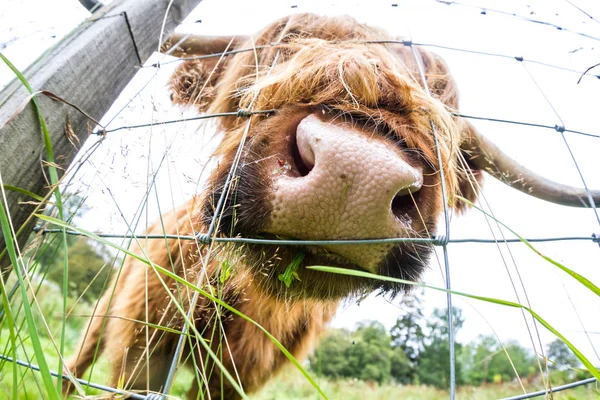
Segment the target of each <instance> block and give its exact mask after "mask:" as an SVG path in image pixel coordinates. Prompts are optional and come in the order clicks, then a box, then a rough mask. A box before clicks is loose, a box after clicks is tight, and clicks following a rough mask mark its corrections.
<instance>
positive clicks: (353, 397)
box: [250, 368, 600, 400]
mask: <svg viewBox="0 0 600 400" xmlns="http://www.w3.org/2000/svg"><path fill="white" fill-rule="evenodd" d="M315 378H317V377H315ZM317 382H318V383H319V385H320V386H321V389H323V391H324V392H325V394H326V395H327V396H328V397H329V399H332V400H335V399H340V400H363V399H369V400H389V399H402V400H420V399H423V400H448V398H449V393H448V391H446V390H440V389H436V388H433V387H429V386H424V385H396V384H392V383H390V384H384V385H378V384H377V383H374V382H364V381H359V380H331V379H326V378H317ZM526 388H527V390H529V391H537V390H540V389H541V386H533V385H530V386H529V387H527V386H526ZM522 393H523V392H522V391H521V388H520V385H519V384H518V383H504V384H488V385H485V386H480V387H473V386H462V387H459V388H458V391H457V396H456V397H457V399H458V400H497V399H500V398H503V397H508V396H514V395H518V394H522ZM250 398H251V399H253V400H254V399H256V400H309V399H310V400H316V399H318V398H319V397H318V396H317V394H316V392H315V390H314V389H313V388H312V386H310V384H308V383H307V382H306V379H303V377H302V375H301V374H300V373H299V372H297V371H296V370H294V369H293V368H287V369H285V370H284V371H282V373H280V374H278V375H277V376H276V377H275V378H274V379H273V380H272V381H271V382H270V383H269V384H267V386H266V387H265V388H263V389H262V390H261V391H260V392H258V393H255V394H251V395H250ZM599 398H600V391H599V390H598V389H597V388H596V386H595V385H588V386H586V387H579V388H575V389H571V390H567V391H564V392H559V393H555V394H554V400H597V399H599Z"/></svg>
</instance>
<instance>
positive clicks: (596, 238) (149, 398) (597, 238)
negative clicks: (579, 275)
mask: <svg viewBox="0 0 600 400" xmlns="http://www.w3.org/2000/svg"><path fill="white" fill-rule="evenodd" d="M437 1H438V2H440V3H445V4H456V5H461V6H469V7H476V6H471V5H466V4H461V3H459V2H454V1H441V0H437ZM477 8H480V7H477ZM482 10H485V11H491V12H497V13H501V14H507V15H511V16H515V17H518V18H521V19H525V20H527V21H529V22H534V23H538V24H545V25H550V26H554V27H557V28H560V29H561V30H565V31H569V30H568V29H565V28H561V27H559V26H558V25H554V24H551V23H547V22H544V21H538V20H534V19H531V18H526V17H519V16H516V15H512V14H508V13H506V12H503V11H499V10H491V9H483V8H482ZM581 11H582V12H584V11H583V10H581ZM586 14H587V13H586ZM590 18H592V17H591V16H590ZM592 19H593V18H592ZM290 20H291V18H290ZM288 23H289V21H288ZM284 32H285V29H284V30H283V32H282V37H283V33H284ZM570 32H573V31H570ZM573 33H575V34H578V35H582V36H586V37H588V38H591V39H594V40H600V39H598V38H595V37H593V36H589V35H586V34H583V33H579V32H573ZM364 43H365V44H386V43H389V44H401V45H404V46H407V47H409V48H410V49H411V51H412V53H413V56H414V58H415V61H416V63H417V67H418V70H419V73H420V77H421V79H422V81H423V85H424V89H425V91H426V92H427V94H430V93H429V88H428V87H427V82H426V78H425V73H424V71H423V67H422V65H421V61H420V59H419V57H418V56H417V53H416V52H415V47H414V46H421V47H434V48H440V49H446V50H452V51H458V52H465V53H470V54H479V55H484V56H493V57H500V58H505V59H514V60H516V61H518V62H521V63H526V62H528V63H532V64H538V65H542V66H546V67H549V68H554V69H559V70H564V71H567V72H572V73H577V74H582V73H583V75H585V73H584V72H580V71H576V70H573V69H569V68H565V67H561V66H558V65H553V64H549V63H545V62H541V61H535V60H528V59H524V58H523V57H513V56H508V55H505V54H496V53H488V52H482V51H476V50H469V49H460V48H454V47H449V46H442V45H436V44H427V43H416V42H412V41H410V40H403V41H392V40H390V41H387V40H382V41H364ZM279 45H280V42H277V43H272V44H267V45H263V46H256V47H253V48H247V49H235V50H232V51H226V52H221V53H214V54H208V55H203V56H195V57H187V58H181V59H178V60H173V61H166V62H160V63H156V64H152V65H150V66H143V67H145V68H148V67H160V65H162V64H168V63H172V62H180V60H194V59H203V58H211V57H221V56H224V55H233V54H238V53H241V52H246V51H255V50H256V49H261V48H268V47H276V46H279ZM278 57H279V49H278V51H277V53H276V55H275V58H274V61H273V64H272V65H271V68H272V67H273V65H275V63H276V62H277V60H278ZM523 65H524V64H523ZM530 75H531V74H530ZM583 75H582V76H583ZM588 75H590V76H594V77H596V78H598V79H600V75H591V74H588ZM531 78H532V79H533V76H531ZM534 82H535V79H534ZM536 85H537V83H536ZM540 91H541V89H540ZM542 94H543V92H542ZM257 95H258V93H257V94H256V96H257ZM544 97H545V95H544ZM255 99H256V97H255ZM546 100H548V99H547V98H546ZM253 103H254V100H253V101H252V102H251V105H250V106H249V109H240V110H238V111H237V112H228V113H215V114H206V115H201V116H197V117H190V118H182V119H176V120H167V121H159V122H151V123H147V124H138V125H129V126H121V127H117V128H114V129H109V130H105V131H104V132H101V134H105V133H112V132H118V131H120V130H125V129H138V128H145V127H150V126H155V125H166V124H174V123H183V122H188V121H194V120H203V119H209V118H218V117H239V118H241V117H248V118H249V117H251V116H252V115H260V114H263V115H265V114H272V113H276V112H277V110H252V104H253ZM548 103H549V104H550V102H549V101H548ZM550 105H551V104H550ZM551 106H552V105H551ZM552 108H553V107H552ZM553 109H554V108H553ZM453 115H454V116H455V117H460V118H465V119H474V120H484V121H490V122H498V123H507V124H516V125H523V126H528V127H537V128H545V129H553V130H555V131H556V132H558V133H560V134H561V135H562V136H563V139H564V138H565V137H564V132H570V133H574V134H579V135H584V136H587V137H594V138H600V135H599V134H594V133H588V132H583V131H576V130H570V129H566V128H565V127H564V125H562V126H561V125H554V126H552V125H543V124H537V123H530V122H522V121H512V120H505V119H497V118H488V117H479V116H471V115H465V114H461V113H457V112H456V113H453ZM556 115H557V116H558V113H556ZM558 118H559V120H560V116H558ZM430 124H431V134H432V135H433V137H434V140H435V147H436V153H437V158H438V163H439V173H440V181H441V186H442V197H443V204H444V222H445V225H444V235H438V236H435V237H430V238H415V237H412V238H411V237H407V238H381V239H360V240H280V239H277V240H271V239H260V238H244V237H235V238H227V237H216V231H217V229H218V223H219V219H220V217H221V214H222V212H223V209H224V202H225V198H226V197H227V195H228V189H229V186H230V184H231V179H232V177H233V176H234V174H235V168H237V165H238V163H239V157H238V154H240V155H241V151H242V149H243V145H244V140H242V141H241V143H240V146H239V148H238V153H237V154H236V161H235V162H234V163H233V166H232V168H231V169H230V171H229V174H228V176H227V181H226V183H225V186H224V188H223V191H222V194H221V198H220V199H219V202H218V205H217V208H216V211H215V213H214V215H213V217H212V220H211V223H210V226H209V229H208V231H207V232H205V233H197V234H195V235H166V234H165V235H145V234H140V235H136V234H111V233H95V234H96V235H97V236H99V237H104V238H130V239H134V238H140V239H163V240H164V239H177V240H194V241H197V242H198V243H199V244H202V245H212V244H213V243H215V242H216V243H247V244H270V245H336V244H346V245H347V244H377V243H425V244H431V245H433V246H440V247H442V248H443V255H444V266H445V280H446V282H445V284H446V289H448V290H450V289H451V284H450V265H449V260H448V253H447V246H448V244H461V243H480V244H498V243H520V242H523V241H527V242H532V243H534V242H561V241H592V242H593V243H598V244H600V235H597V234H592V235H591V236H565V237H547V238H529V239H516V238H511V239H504V240H496V239H482V238H459V239H454V238H450V230H449V225H450V224H449V211H448V202H447V192H446V186H445V180H444V175H443V171H444V170H443V165H442V158H441V155H440V148H439V142H438V137H437V131H436V127H435V125H434V123H433V121H430ZM249 126H250V119H248V123H247V126H246V133H245V135H244V137H245V136H246V134H247V132H248V129H249ZM94 133H97V132H94ZM564 140H565V144H566V145H567V148H569V146H568V143H567V142H566V139H564ZM569 151H570V148H569ZM571 156H572V158H573V161H574V162H575V164H576V165H577V161H576V159H575V157H574V155H573V154H572V153H571ZM577 168H578V167H577ZM578 169H579V168H578ZM582 180H583V177H582ZM584 186H585V181H584ZM585 189H586V191H587V193H588V195H589V193H590V192H589V190H588V189H587V186H585ZM591 206H592V208H593V209H594V211H596V210H595V206H594V204H593V202H592V204H591ZM596 216H597V217H598V215H597V214H596ZM598 222H599V223H600V218H599V219H598ZM33 230H34V231H35V232H39V233H41V234H54V233H64V232H65V230H64V229H50V228H45V227H44V226H36V227H34V229H33ZM66 234H68V235H73V236H85V234H84V233H81V232H79V231H76V230H66ZM207 254H210V250H209V251H208V252H207ZM198 295H199V294H198V292H195V293H194V298H193V300H192V302H191V305H190V309H189V310H188V316H190V315H191V313H192V312H193V310H194V304H195V303H196V301H197V298H198ZM447 304H448V332H449V344H450V360H449V361H450V371H451V372H450V374H451V379H450V388H449V390H450V398H451V399H454V397H455V390H456V378H455V359H454V357H455V355H454V329H453V320H452V297H451V294H450V293H447ZM187 329H188V324H187V320H186V323H185V324H184V327H183V330H182V333H181V335H180V338H179V343H178V345H177V349H176V351H175V355H174V356H173V359H172V364H171V368H170V371H169V374H168V377H167V380H166V382H165V387H164V391H163V394H155V393H153V394H148V395H140V394H137V393H133V392H129V391H125V390H120V389H117V388H112V387H109V386H105V385H100V384H96V383H93V382H89V381H85V380H82V379H77V381H78V382H79V383H80V384H82V385H85V386H89V387H93V388H96V389H99V390H103V391H106V392H111V393H115V394H120V395H127V396H130V397H131V398H134V399H140V400H142V399H143V400H153V399H159V398H160V399H163V398H165V397H166V395H168V393H169V390H170V387H171V384H172V382H173V376H174V373H175V370H176V368H177V366H178V364H179V361H180V354H181V351H182V349H183V342H184V340H185V337H186V333H187ZM0 359H3V360H6V361H8V362H13V363H16V364H17V365H20V366H23V367H26V368H29V369H31V370H35V371H39V367H37V366H36V365H34V364H31V363H28V362H23V361H20V360H14V359H12V358H11V357H8V356H5V355H1V354H0ZM51 374H52V375H53V376H55V377H60V378H61V379H63V380H70V378H69V377H68V376H67V375H65V374H59V373H57V372H54V371H51ZM594 382H597V380H596V378H590V379H585V380H580V381H577V382H572V383H569V384H566V385H562V386H558V387H555V388H552V390H551V392H558V391H563V390H567V389H570V388H573V387H577V386H581V385H587V384H590V383H594ZM548 392H549V391H548V390H543V391H538V392H532V393H528V394H523V395H519V396H513V397H508V398H506V399H504V400H520V399H528V398H533V397H538V396H543V395H545V394H547V393H548Z"/></svg>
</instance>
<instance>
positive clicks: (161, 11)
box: [0, 0, 201, 271]
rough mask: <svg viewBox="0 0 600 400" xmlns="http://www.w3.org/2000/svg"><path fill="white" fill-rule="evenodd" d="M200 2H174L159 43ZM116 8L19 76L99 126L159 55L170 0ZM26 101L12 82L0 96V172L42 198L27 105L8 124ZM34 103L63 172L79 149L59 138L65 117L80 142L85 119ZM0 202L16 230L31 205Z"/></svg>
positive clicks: (0, 246)
mask: <svg viewBox="0 0 600 400" xmlns="http://www.w3.org/2000/svg"><path fill="white" fill-rule="evenodd" d="M200 1H201V0H174V1H173V4H172V6H171V8H170V10H169V12H168V14H167V19H166V24H165V29H164V35H163V40H166V38H167V37H168V35H169V33H170V32H172V31H173V29H174V28H175V27H176V26H177V25H178V24H179V23H180V22H181V21H182V20H183V18H184V17H185V16H187V15H188V13H189V12H190V11H191V10H192V9H193V8H194V7H195V6H196V5H197V4H198V3H199V2H200ZM116 3H117V4H114V5H110V6H106V7H104V8H102V9H101V10H99V11H97V12H96V13H94V15H93V16H92V17H91V18H90V19H89V20H87V21H85V22H84V23H83V24H82V25H81V26H80V27H79V28H78V29H76V30H75V31H74V32H72V33H71V34H70V35H69V36H67V37H66V38H64V39H63V40H62V41H61V42H60V43H59V44H58V45H57V46H56V47H55V48H53V49H52V50H51V51H49V52H48V53H47V54H44V55H43V56H42V57H40V58H39V59H38V60H37V61H36V62H35V63H34V64H33V65H32V66H30V67H29V68H28V69H27V70H26V71H25V72H24V75H25V77H26V78H27V79H28V81H29V83H30V85H31V86H32V88H33V90H34V91H39V90H47V91H50V92H52V93H54V94H56V95H58V96H60V97H62V98H64V99H65V100H67V101H69V102H71V103H73V104H76V105H77V106H79V107H80V108H81V109H82V110H85V111H86V112H87V113H88V114H89V115H90V116H91V117H93V118H95V119H96V120H100V118H101V117H102V116H103V115H104V113H106V111H107V110H108V109H109V107H110V106H111V105H112V103H113V102H114V100H115V99H116V98H117V97H118V96H119V94H120V93H121V91H122V90H123V89H124V88H125V86H126V85H127V83H128V82H129V81H130V80H131V78H132V77H133V75H134V74H135V73H136V71H137V68H138V67H139V64H140V59H141V61H142V62H143V61H144V60H146V59H147V58H148V57H149V56H150V55H151V54H152V52H153V51H155V50H157V49H158V47H159V37H160V30H161V26H162V23H163V18H164V16H165V13H166V12H167V6H168V4H169V0H124V1H121V2H116ZM124 13H126V14H127V20H128V21H129V24H128V23H127V21H126V18H125V15H124ZM129 26H130V27H131V32H130V30H129ZM134 40H135V44H136V46H134ZM136 47H137V51H136ZM138 55H139V58H138ZM27 96H28V93H27V91H26V90H25V88H24V87H23V86H22V85H21V84H20V83H19V82H17V81H13V82H12V83H11V84H9V85H8V86H7V87H6V88H5V89H4V90H2V92H1V93H0V101H1V103H0V126H1V127H2V128H1V129H0V174H2V179H3V181H4V184H7V185H13V186H16V187H20V188H22V189H25V190H28V191H30V192H33V193H36V194H38V195H41V196H45V195H46V194H47V193H48V190H49V188H48V182H47V181H46V176H48V174H47V171H45V170H44V167H43V165H42V164H43V163H42V161H43V160H44V158H45V157H44V155H45V149H44V143H43V140H42V133H41V129H40V126H39V121H38V117H37V114H36V112H35V109H34V107H33V105H32V104H28V105H27V107H26V108H25V109H24V110H23V111H22V112H21V113H19V114H18V116H17V117H15V118H14V119H12V120H10V118H11V117H12V116H13V115H14V114H15V112H16V111H17V110H18V109H19V108H20V107H21V105H22V104H23V103H24V102H25V101H26V98H27ZM38 100H39V103H40V107H41V110H42V114H43V116H44V119H45V121H46V123H47V125H48V128H49V130H50V135H51V139H52V144H53V147H54V154H55V158H56V160H57V163H58V164H59V165H60V166H61V168H64V170H66V168H67V167H68V166H69V164H70V163H71V161H72V160H73V158H74V156H75V154H76V153H77V151H78V148H77V146H74V145H73V144H72V143H71V142H70V141H69V140H68V138H67V136H66V135H65V126H66V121H67V118H68V119H69V121H70V124H71V128H72V129H73V132H74V133H75V134H76V135H77V137H78V138H79V139H80V141H81V143H83V141H84V140H85V139H86V138H87V136H88V129H89V124H90V121H89V120H88V119H87V118H86V117H85V116H83V115H82V114H81V113H79V112H77V111H76V110H75V109H73V108H71V107H69V106H67V105H65V104H63V103H61V102H59V101H56V100H51V99H49V98H48V97H45V96H38ZM9 120H10V122H8V123H6V122H7V121H9ZM7 199H8V209H9V212H10V216H11V218H12V221H13V224H14V226H15V229H19V227H21V226H22V225H23V224H24V222H25V221H26V219H27V218H28V217H29V215H30V214H31V212H32V210H33V209H34V206H32V205H27V204H22V203H23V202H26V201H30V200H31V199H29V198H27V197H26V196H25V195H23V194H19V193H15V192H11V191H7ZM29 225H31V223H30V224H29ZM26 228H29V227H26ZM24 232H26V233H25V234H23V235H21V237H20V238H19V241H18V242H19V245H20V246H23V244H24V242H25V240H26V238H27V236H29V234H28V232H29V230H28V229H26V230H25V231H24ZM4 248H5V242H4V238H3V237H2V234H1V233H0V251H2V250H4ZM7 265H9V260H8V256H5V257H2V259H1V260H0V267H1V268H2V271H5V269H6V266H7Z"/></svg>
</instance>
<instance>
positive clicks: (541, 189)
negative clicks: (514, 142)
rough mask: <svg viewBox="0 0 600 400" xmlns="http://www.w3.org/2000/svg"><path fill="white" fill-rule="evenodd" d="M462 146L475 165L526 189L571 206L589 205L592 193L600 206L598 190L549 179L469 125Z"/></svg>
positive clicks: (505, 181) (522, 190)
mask: <svg viewBox="0 0 600 400" xmlns="http://www.w3.org/2000/svg"><path fill="white" fill-rule="evenodd" d="M461 147H462V150H463V151H464V152H465V153H466V154H467V155H468V157H469V161H470V162H471V163H472V164H473V165H475V166H477V167H479V168H481V169H482V170H484V171H486V172H487V173H489V174H490V175H491V176H493V177H494V178H496V179H498V180H500V181H501V182H503V183H505V184H507V185H508V186H511V187H513V188H515V189H518V190H520V191H521V192H523V193H526V194H528V195H531V196H534V197H537V198H539V199H542V200H546V201H550V202H552V203H557V204H561V205H564V206H570V207H590V196H591V198H592V199H593V201H594V204H595V205H596V206H597V207H600V191H599V190H590V193H589V195H588V192H587V191H586V190H585V189H580V188H575V187H572V186H568V185H563V184H561V183H557V182H554V181H551V180H549V179H546V178H544V177H542V176H540V175H538V174H536V173H534V172H533V171H531V170H529V169H527V168H525V167H524V166H522V165H521V164H519V163H518V162H516V161H515V160H514V159H512V158H511V157H509V156H508V155H507V154H505V153H504V152H503V151H502V150H500V149H499V148H498V147H497V146H496V145H495V144H493V143H492V142H490V141H489V140H488V139H487V138H485V137H484V136H482V135H481V134H479V133H478V132H477V131H476V130H475V129H470V132H469V137H468V138H467V140H466V141H465V142H464V143H463V144H462V145H461Z"/></svg>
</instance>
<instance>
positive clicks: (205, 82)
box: [169, 57, 224, 112]
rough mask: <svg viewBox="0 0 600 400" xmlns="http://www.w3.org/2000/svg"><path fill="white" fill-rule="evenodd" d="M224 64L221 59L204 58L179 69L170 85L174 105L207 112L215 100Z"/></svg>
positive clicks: (185, 63) (187, 63)
mask: <svg viewBox="0 0 600 400" xmlns="http://www.w3.org/2000/svg"><path fill="white" fill-rule="evenodd" d="M223 62H224V61H223V59H221V58H220V57H214V58H204V59H196V60H188V61H185V62H184V63H183V64H181V65H180V66H179V67H177V69H176V70H175V72H174V73H173V75H172V76H171V81H170V85H169V86H170V92H171V100H172V101H173V103H174V104H178V105H182V106H192V107H195V108H196V109H198V111H200V112H203V111H205V110H206V109H207V108H208V105H209V104H210V103H211V101H212V100H213V99H214V96H215V91H216V90H215V86H216V85H217V82H218V81H219V77H220V75H221V72H222V71H223Z"/></svg>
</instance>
